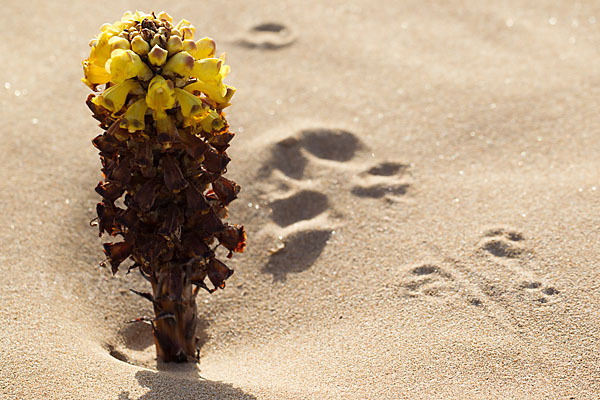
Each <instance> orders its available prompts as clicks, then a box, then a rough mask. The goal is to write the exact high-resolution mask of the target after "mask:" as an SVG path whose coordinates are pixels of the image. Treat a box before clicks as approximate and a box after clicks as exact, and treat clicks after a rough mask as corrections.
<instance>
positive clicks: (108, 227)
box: [96, 203, 118, 236]
mask: <svg viewBox="0 0 600 400" xmlns="http://www.w3.org/2000/svg"><path fill="white" fill-rule="evenodd" d="M96 213H97V214H98V231H99V234H98V236H102V233H103V232H106V233H108V234H109V235H111V236H115V235H116V234H117V233H118V229H117V227H116V225H115V217H116V215H117V213H116V209H115V207H113V206H111V205H110V204H104V203H98V204H97V205H96Z"/></svg>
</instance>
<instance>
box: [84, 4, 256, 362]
mask: <svg viewBox="0 0 600 400" xmlns="http://www.w3.org/2000/svg"><path fill="white" fill-rule="evenodd" d="M194 31H195V28H194V26H193V25H192V24H191V23H190V22H189V21H186V20H181V21H180V22H179V23H178V24H177V25H174V24H173V20H172V18H171V17H170V16H169V15H168V14H167V13H164V12H163V13H160V14H158V15H155V14H154V13H152V14H145V13H142V12H139V11H138V12H136V13H135V14H134V13H131V12H127V13H125V14H124V15H123V17H122V18H121V20H120V21H118V22H115V23H114V24H105V25H103V26H102V28H101V32H100V34H99V35H98V36H97V38H95V39H93V40H92V41H91V42H90V46H91V54H90V57H89V58H88V59H86V60H85V61H83V69H84V78H83V79H82V80H83V82H84V83H85V84H86V85H88V86H89V87H90V88H91V89H92V90H94V91H95V92H96V93H93V94H90V95H89V97H88V99H87V105H88V107H89V108H90V109H91V110H92V112H93V115H94V118H96V119H97V120H98V121H99V122H100V127H101V128H102V129H103V130H104V133H103V134H101V135H99V136H97V137H96V138H95V139H94V140H93V141H92V142H93V144H94V146H95V147H96V148H97V149H98V150H99V151H100V160H101V162H102V174H103V181H101V182H100V183H99V184H98V186H97V187H96V192H98V193H99V194H100V196H102V200H101V202H100V203H98V205H97V207H96V210H97V213H98V227H99V230H100V235H101V236H102V234H103V233H106V234H108V235H110V236H112V237H114V238H116V237H118V236H119V237H121V239H115V241H114V242H112V243H105V244H104V252H105V254H106V256H107V259H108V261H109V262H110V265H111V267H112V272H113V274H114V273H116V272H117V270H118V268H119V265H120V264H121V263H122V262H123V261H125V260H126V259H130V260H131V261H132V264H131V265H130V266H129V269H128V272H129V271H131V270H132V269H138V270H139V272H140V274H141V275H142V276H143V277H144V278H145V279H146V280H148V281H149V282H150V284H151V286H152V292H151V293H149V292H138V291H133V292H134V293H136V294H139V295H140V296H142V297H144V298H146V299H148V300H149V301H150V302H152V305H153V307H154V314H155V315H154V317H153V318H138V319H137V320H145V321H149V322H150V323H151V324H152V332H153V335H154V343H155V345H156V352H157V355H158V357H159V358H160V359H162V360H163V361H165V362H169V361H175V362H185V361H190V360H197V358H198V349H197V338H196V335H195V331H196V325H197V308H196V300H195V298H196V295H197V294H198V292H199V290H200V288H202V289H205V290H207V291H208V292H209V293H212V292H214V291H215V290H216V289H217V288H224V287H225V280H226V279H227V278H228V277H229V276H230V275H231V274H232V273H233V271H232V270H231V269H229V268H228V267H227V266H226V265H225V264H224V263H222V262H221V261H219V260H218V259H217V258H216V257H215V250H216V249H217V247H218V246H223V247H224V248H225V249H227V250H228V252H229V253H228V256H227V257H231V256H232V252H242V251H244V248H245V246H246V232H245V231H244V227H243V226H238V225H230V224H228V223H226V222H223V219H225V218H226V217H227V208H226V206H227V205H228V204H229V203H230V202H231V201H232V200H234V199H235V198H236V197H237V194H238V192H239V190H240V186H239V185H237V184H236V183H235V182H233V181H231V180H228V179H226V178H225V177H223V174H224V173H225V172H226V167H227V164H228V163H229V161H230V159H229V157H228V156H227V153H226V149H227V148H228V147H229V142H230V141H231V139H233V136H234V134H233V133H232V132H230V131H229V125H228V124H227V121H226V119H225V114H224V113H223V109H224V108H225V107H227V106H229V105H230V100H231V97H232V96H233V93H234V92H235V89H234V88H233V87H231V86H228V85H226V84H224V83H223V79H224V78H225V77H226V76H227V73H228V72H229V66H227V65H225V56H224V55H222V56H220V57H218V58H217V57H215V42H214V41H213V40H212V39H210V38H202V39H200V40H197V41H194ZM206 278H208V280H209V281H210V282H211V284H212V286H213V287H212V288H209V286H208V285H207V283H205V279H206Z"/></svg>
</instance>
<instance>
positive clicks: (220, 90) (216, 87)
mask: <svg viewBox="0 0 600 400" xmlns="http://www.w3.org/2000/svg"><path fill="white" fill-rule="evenodd" d="M223 63H224V57H221V58H204V59H201V60H198V61H196V62H195V63H194V69H193V70H192V76H193V77H195V78H197V79H198V81H197V82H195V83H192V84H190V85H187V86H186V87H185V88H184V89H185V90H187V91H188V92H192V93H193V92H195V91H199V92H203V93H204V94H206V95H207V96H208V97H209V98H210V99H212V100H213V101H215V102H217V103H219V105H221V107H222V108H224V107H227V106H228V105H229V101H230V100H231V97H232V96H233V94H234V93H235V88H234V87H231V86H228V85H225V84H224V83H223V78H225V77H226V76H227V74H228V73H229V66H228V65H223Z"/></svg>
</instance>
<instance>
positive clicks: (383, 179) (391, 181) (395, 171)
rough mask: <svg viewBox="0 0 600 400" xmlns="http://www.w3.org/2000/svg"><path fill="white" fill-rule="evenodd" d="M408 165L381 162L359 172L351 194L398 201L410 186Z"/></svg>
mask: <svg viewBox="0 0 600 400" xmlns="http://www.w3.org/2000/svg"><path fill="white" fill-rule="evenodd" d="M409 168H410V166H409V165H407V164H401V163H396V162H389V161H387V162H383V163H380V164H377V165H375V166H373V167H371V168H369V169H368V170H366V171H365V172H362V173H361V174H359V176H358V179H357V181H358V182H359V183H357V184H356V185H355V186H354V187H353V188H352V194H353V195H355V196H358V197H363V198H372V199H382V198H383V199H386V200H387V201H390V202H394V201H400V200H401V198H402V196H404V195H405V194H407V193H408V191H409V190H410V188H411V183H410V176H409Z"/></svg>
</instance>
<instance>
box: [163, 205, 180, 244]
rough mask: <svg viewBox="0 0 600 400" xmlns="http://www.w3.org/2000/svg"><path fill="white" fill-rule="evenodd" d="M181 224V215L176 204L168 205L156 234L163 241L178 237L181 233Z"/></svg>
mask: <svg viewBox="0 0 600 400" xmlns="http://www.w3.org/2000/svg"><path fill="white" fill-rule="evenodd" d="M182 224H183V215H182V214H181V210H180V209H179V207H178V206H177V205H176V204H170V205H169V206H168V208H167V212H166V214H165V217H164V219H163V222H162V224H161V226H160V228H159V229H158V231H157V232H156V233H157V234H158V235H161V236H163V237H164V238H165V239H171V238H172V237H179V236H180V233H181V225H182Z"/></svg>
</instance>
